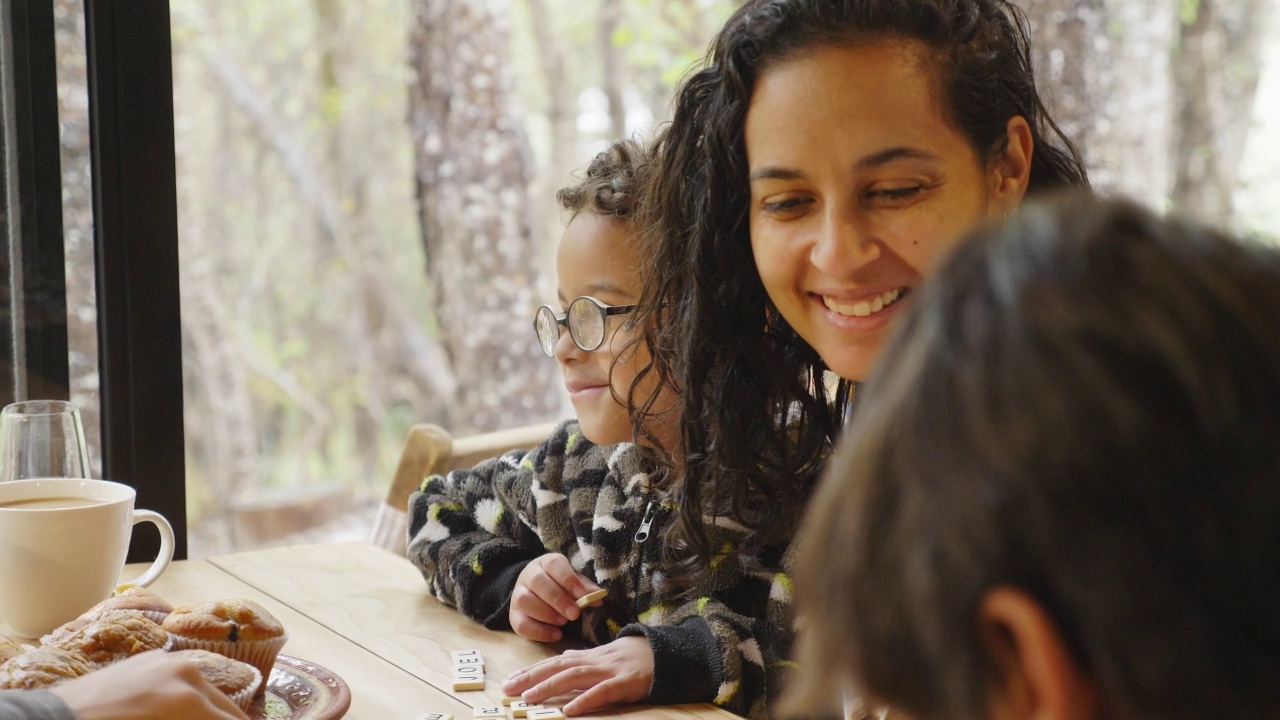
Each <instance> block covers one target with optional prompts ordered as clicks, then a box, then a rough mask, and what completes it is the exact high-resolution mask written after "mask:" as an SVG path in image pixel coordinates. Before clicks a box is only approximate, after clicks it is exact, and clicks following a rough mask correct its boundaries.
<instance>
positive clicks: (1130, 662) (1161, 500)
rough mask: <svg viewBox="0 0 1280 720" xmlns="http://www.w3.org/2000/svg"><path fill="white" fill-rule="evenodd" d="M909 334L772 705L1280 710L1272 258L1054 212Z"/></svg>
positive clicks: (1091, 713)
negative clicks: (843, 698)
mask: <svg viewBox="0 0 1280 720" xmlns="http://www.w3.org/2000/svg"><path fill="white" fill-rule="evenodd" d="M904 320H905V321H904V322H902V323H901V325H900V327H899V328H898V331H897V333H896V334H895V336H894V338H893V340H892V341H891V346H890V347H889V349H888V350H887V351H886V352H885V353H883V355H882V357H884V358H887V359H888V360H886V361H884V362H882V363H881V364H880V366H879V367H878V368H877V369H876V370H875V373H874V375H873V379H872V380H871V381H870V382H868V383H867V385H866V386H865V387H864V388H860V391H865V392H864V394H863V396H862V397H861V398H859V403H858V408H857V411H856V413H855V417H854V419H853V422H852V424H851V427H850V431H849V433H848V435H846V437H845V438H844V439H843V441H842V443H841V446H840V448H839V450H838V452H837V453H836V456H835V458H834V459H833V461H832V463H831V465H830V467H829V469H828V472H827V474H826V476H825V478H824V480H823V482H822V484H821V487H820V489H819V491H818V493H817V495H816V496H815V498H814V501H813V502H812V504H811V506H810V508H811V509H810V514H809V515H808V516H807V522H806V527H805V532H804V536H803V538H802V543H803V548H804V553H803V558H802V560H801V562H800V567H799V568H798V571H797V577H796V584H797V610H798V616H799V618H800V624H801V635H800V640H799V645H798V654H797V659H798V662H799V665H800V667H801V668H802V669H803V670H802V671H801V672H800V673H798V674H797V682H796V683H795V684H794V685H793V687H792V688H791V692H790V694H789V696H788V697H787V698H786V701H785V702H784V704H783V707H782V708H781V709H782V710H783V711H784V713H783V714H792V715H805V714H816V713H818V712H821V711H822V710H823V709H824V708H825V707H827V706H828V705H829V699H830V698H831V697H833V696H835V697H839V696H840V694H841V693H851V694H852V695H853V696H854V697H858V698H861V700H862V701H863V702H865V703H866V704H868V705H869V706H873V707H875V706H882V707H887V708H890V709H891V710H892V712H893V713H894V715H895V716H897V715H898V714H901V715H903V716H906V717H910V718H914V719H915V720H943V719H947V720H956V719H959V718H974V719H976V718H993V719H1005V718H1041V719H1043V720H1055V719H1069V718H1082V719H1084V718H1138V717H1141V718H1161V719H1163V718H1170V719H1172V718H1188V719H1189V718H1233V719H1236V720H1244V719H1254V718H1257V719H1259V720H1260V719H1262V718H1276V717H1280V612H1277V611H1278V610H1280V599H1278V598H1280V563H1277V562H1276V558H1277V557H1280V248H1277V247H1275V246H1271V245H1268V244H1266V243H1262V242H1250V241H1245V240H1240V239H1237V238H1233V237H1230V236H1228V235H1225V234H1223V233H1221V232H1218V231H1214V230H1211V229H1208V228H1205V227H1202V226H1198V225H1195V224H1191V223H1186V222H1182V221H1179V220H1177V219H1171V218H1163V217H1160V216H1158V215H1156V214H1153V213H1151V212H1149V211H1147V210H1145V209H1143V208H1141V207H1139V206H1137V205H1135V204H1132V203H1130V202H1127V201H1124V200H1117V199H1112V200H1100V199H1095V198H1088V197H1070V198H1058V199H1056V200H1054V201H1052V202H1046V203H1036V204H1031V205H1027V206H1024V208H1023V209H1022V210H1020V211H1019V212H1018V213H1017V215H1016V216H1014V217H1013V218H1011V219H1010V220H1009V221H1007V222H1006V223H1005V224H1003V225H1001V226H999V227H993V228H988V229H985V230H982V231H979V232H978V233H977V234H976V235H974V236H972V237H971V238H969V239H968V240H967V241H966V242H964V243H962V244H961V245H960V246H959V247H958V249H957V250H956V251H955V252H954V253H953V254H952V255H951V256H950V257H949V258H948V259H947V260H946V261H945V263H944V264H943V266H942V268H941V270H940V271H939V272H938V274H937V276H936V277H935V278H934V279H932V280H931V281H930V282H929V283H928V284H927V285H926V287H925V288H924V289H923V290H922V291H921V292H920V293H919V294H918V295H917V296H916V297H915V298H914V306H913V307H912V308H910V311H909V313H908V314H907V315H906V316H905V317H904Z"/></svg>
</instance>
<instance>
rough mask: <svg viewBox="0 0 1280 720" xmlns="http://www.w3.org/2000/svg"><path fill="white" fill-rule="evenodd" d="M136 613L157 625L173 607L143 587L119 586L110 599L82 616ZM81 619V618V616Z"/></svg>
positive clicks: (167, 615)
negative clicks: (123, 612)
mask: <svg viewBox="0 0 1280 720" xmlns="http://www.w3.org/2000/svg"><path fill="white" fill-rule="evenodd" d="M117 611H125V612H136V613H138V614H140V615H142V616H143V617H145V618H147V619H148V620H150V621H151V622H153V623H155V624H157V625H159V624H160V623H163V622H164V619H165V618H167V617H169V613H170V612H172V611H173V606H172V605H170V604H169V602H168V601H167V600H165V599H164V598H162V597H160V596H159V595H156V594H155V593H153V592H151V591H150V590H148V589H146V588H144V587H138V586H137V585H121V586H120V587H118V588H116V589H115V592H113V593H112V595H111V597H109V598H107V599H106V600H103V601H102V602H100V603H98V604H97V605H94V606H93V607H91V608H89V609H88V610H86V611H85V612H84V615H88V616H94V617H100V616H102V615H105V614H107V613H109V612H117ZM82 617H83V616H82Z"/></svg>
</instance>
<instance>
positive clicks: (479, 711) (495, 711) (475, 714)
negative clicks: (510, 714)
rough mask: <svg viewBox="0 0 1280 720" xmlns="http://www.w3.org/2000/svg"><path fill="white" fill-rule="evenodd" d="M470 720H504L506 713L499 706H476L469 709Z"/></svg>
mask: <svg viewBox="0 0 1280 720" xmlns="http://www.w3.org/2000/svg"><path fill="white" fill-rule="evenodd" d="M471 717H472V720H487V719H488V718H502V720H506V717H507V711H506V710H503V709H502V706H501V705H490V706H485V705H477V706H475V707H473V708H471Z"/></svg>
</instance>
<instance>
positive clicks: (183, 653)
mask: <svg viewBox="0 0 1280 720" xmlns="http://www.w3.org/2000/svg"><path fill="white" fill-rule="evenodd" d="M173 654H174V655H175V656H176V657H181V658H183V659H184V660H186V661H188V662H190V663H191V664H193V665H195V666H196V669H197V670H199V671H200V675H201V676H202V677H203V678H204V679H205V680H206V681H208V683H209V684H210V685H212V686H214V687H215V688H217V689H218V690H219V691H221V692H222V693H223V694H224V695H226V696H227V697H228V698H230V699H231V702H233V703H235V704H236V705H237V706H238V707H239V708H240V709H241V710H245V711H247V710H248V709H249V706H250V705H252V704H253V698H254V697H255V696H256V695H257V690H258V688H259V687H260V686H261V685H262V680H263V678H262V672H261V671H260V670H258V668H256V667H254V666H253V665H250V664H249V663H246V662H241V661H240V660H233V659H231V658H229V657H226V656H225V655H222V654H221V653H214V652H211V651H205V650H198V649H194V648H193V649H188V650H175V651H174V652H173Z"/></svg>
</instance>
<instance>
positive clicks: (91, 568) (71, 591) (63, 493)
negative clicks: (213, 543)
mask: <svg viewBox="0 0 1280 720" xmlns="http://www.w3.org/2000/svg"><path fill="white" fill-rule="evenodd" d="M136 497H137V492H136V491H134V489H133V488H131V487H129V486H128V485H121V484H120V483H114V482H107V481H105V480H81V479H66V478H40V479H30V480H13V481H10V482H4V483H0V621H3V622H4V623H5V624H7V625H8V626H9V628H10V629H12V630H13V632H14V633H16V634H17V635H18V636H20V637H25V638H37V637H40V636H41V635H44V634H45V633H47V632H49V631H50V630H53V629H54V628H56V627H58V626H59V625H61V624H63V623H65V622H67V621H68V620H73V619H75V618H76V617H77V616H79V615H80V614H81V613H83V612H84V611H85V610H88V609H89V608H91V607H93V606H94V605H96V604H97V603H99V602H101V601H102V600H105V599H106V598H107V597H108V596H110V595H111V591H112V589H114V588H115V587H116V584H117V583H118V582H119V580H120V572H121V570H122V569H123V568H124V560H125V555H126V553H127V552H128V550H129V538H130V535H131V533H132V530H133V526H134V525H136V524H137V523H140V522H151V523H155V526H156V528H158V529H159V530H160V555H159V557H157V558H156V560H155V562H153V563H152V564H151V567H149V568H147V571H146V572H145V573H143V574H142V575H141V576H140V577H139V578H138V579H136V580H133V581H132V583H133V584H134V585H141V586H143V587H146V586H147V585H150V584H151V583H152V582H155V580H156V578H158V577H160V573H162V572H164V569H165V568H166V567H168V565H169V561H170V560H172V559H173V528H172V527H171V526H170V525H169V521H168V520H166V519H165V518H164V516H163V515H160V514H159V513H156V512H152V511H150V510H134V509H133V503H134V499H135V498H136Z"/></svg>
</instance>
